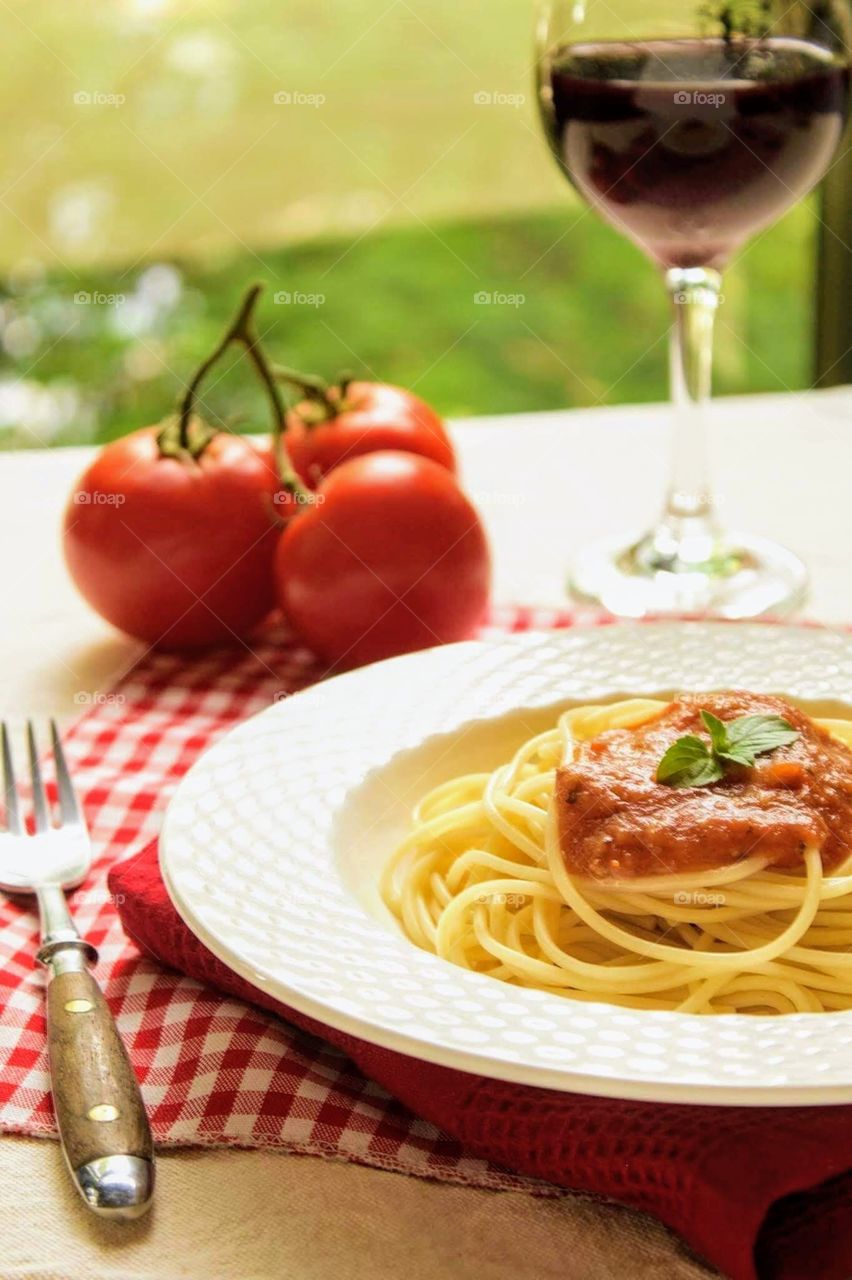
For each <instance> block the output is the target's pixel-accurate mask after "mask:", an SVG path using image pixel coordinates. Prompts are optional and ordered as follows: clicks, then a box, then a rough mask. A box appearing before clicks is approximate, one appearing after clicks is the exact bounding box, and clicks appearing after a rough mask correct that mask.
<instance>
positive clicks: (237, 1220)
mask: <svg viewBox="0 0 852 1280" xmlns="http://www.w3.org/2000/svg"><path fill="white" fill-rule="evenodd" d="M668 423H669V415H668V411H667V410H666V409H663V408H660V407H657V406H647V407H642V408H629V409H596V410H585V411H577V412H573V413H569V414H537V415H527V416H513V417H503V418H491V419H478V420H476V421H471V422H461V423H457V424H455V426H454V428H453V434H454V439H455V441H456V444H457V446H458V449H459V453H460V456H461V460H462V468H463V473H464V477H465V480H466V483H467V485H468V488H469V490H470V492H471V493H472V495H473V496H474V498H475V500H477V501H478V503H479V505H480V507H481V509H482V512H483V515H484V517H485V520H486V523H487V525H488V529H489V532H490V535H491V539H492V544H493V547H494V552H495V562H496V592H495V594H496V598H497V600H498V601H502V602H509V601H521V602H530V603H559V602H560V600H561V599H562V581H563V577H564V569H565V564H566V563H567V561H568V559H569V557H570V555H571V553H572V552H573V551H574V550H575V549H576V548H577V547H578V546H580V545H581V544H582V543H583V542H584V541H585V540H587V539H588V538H590V537H595V536H597V535H598V534H603V533H608V532H610V531H612V529H613V528H615V527H617V526H618V525H620V524H623V525H624V526H625V528H638V527H641V526H642V525H643V524H644V523H646V522H647V521H648V520H649V519H650V518H651V517H652V516H653V515H654V513H655V507H656V506H657V504H658V503H659V501H660V499H661V495H662V491H663V488H664V484H665V468H666V461H667V457H666V443H667V441H666V434H667V430H668ZM711 453H712V457H713V463H714V472H715V475H716V479H717V483H718V487H719V490H720V493H721V494H722V495H723V499H724V513H725V518H726V519H727V520H728V521H729V522H730V523H731V524H732V525H736V526H738V527H740V528H748V529H751V530H753V531H756V532H760V533H765V534H769V535H772V536H775V537H778V538H782V539H784V540H785V541H786V542H787V543H788V544H789V545H790V546H792V547H793V548H794V549H795V550H796V551H798V552H799V553H800V554H801V555H802V556H803V557H804V559H805V560H806V562H807V563H808V565H809V567H810V570H811V573H812V577H813V590H812V594H811V600H810V604H809V606H808V612H809V613H810V614H811V615H812V616H814V617H818V618H821V619H823V620H825V621H852V575H850V573H849V566H848V551H849V546H850V532H852V389H844V390H837V391H830V392H818V393H809V394H806V395H781V396H757V397H751V398H748V399H732V400H726V401H721V402H718V403H717V404H716V406H715V407H714V417H713V429H712V434H711ZM89 456H90V451H89V450H86V449H65V450H57V451H54V452H49V453H48V452H33V453H10V454H5V455H2V454H0V547H2V557H3V563H2V598H3V626H2V630H0V671H2V680H1V681H0V712H2V714H3V715H5V716H11V717H13V718H15V719H17V718H18V717H20V716H22V715H24V714H31V715H45V714H51V715H57V716H59V717H60V718H62V719H68V718H70V717H71V716H73V714H74V712H75V709H78V707H79V704H80V702H82V701H83V700H84V699H85V698H86V697H87V696H89V695H91V694H92V693H94V692H96V691H98V690H100V689H104V688H106V687H108V685H109V684H110V683H111V682H112V681H113V680H114V679H115V678H116V677H117V676H118V675H120V674H121V672H122V671H123V670H124V669H125V668H126V667H127V666H128V665H129V664H130V663H131V662H132V660H133V657H134V655H135V654H136V653H137V651H138V649H137V646H135V645H134V644H133V643H132V642H130V641H127V640H125V639H123V638H122V637H120V636H118V635H116V634H115V633H114V632H112V631H110V629H109V628H108V627H107V626H106V625H105V624H103V623H102V622H101V621H100V620H99V619H98V618H96V617H95V616H94V615H92V614H91V613H90V612H89V611H88V609H87V608H86V606H85V605H84V604H83V603H82V602H81V601H80V600H79V599H78V598H77V596H76V595H75V593H74V591H73V588H72V587H71V585H70V583H69V582H68V581H67V578H66V575H65V572H64V568H63V566H62V562H61V555H60V551H59V540H58V523H59V515H60V512H61V510H62V506H63V504H64V501H65V498H66V495H67V493H68V491H69V488H70V486H71V483H72V481H73V479H74V476H75V474H76V473H77V472H78V471H79V470H81V469H82V467H83V466H84V465H85V464H86V461H87V459H88V457H89ZM159 1177H160V1184H159V1191H158V1199H157V1205H156V1208H155V1211H154V1213H153V1214H152V1215H151V1216H150V1218H149V1219H148V1220H147V1221H143V1222H140V1223H137V1224H132V1225H129V1226H123V1227H119V1226H107V1225H105V1224H103V1223H101V1222H99V1221H98V1220H96V1219H94V1218H93V1217H91V1216H90V1215H89V1214H87V1213H86V1212H85V1211H84V1210H83V1209H82V1207H81V1206H80V1205H79V1203H78V1202H77V1200H76V1198H75V1196H74V1193H73V1192H72V1190H71V1188H70V1184H69V1182H68V1180H67V1178H66V1176H65V1173H64V1170H63V1167H62V1163H61V1157H60V1153H59V1149H58V1147H57V1146H56V1144H54V1143H52V1142H44V1141H42V1140H37V1139H23V1138H13V1137H4V1138H0V1210H2V1212H0V1221H1V1222H2V1225H0V1280H12V1277H16V1278H17V1277H23V1276H27V1277H32V1278H35V1277H38V1280H54V1278H59V1277H61V1278H62V1280H107V1278H109V1280H137V1278H138V1280H141V1278H142V1277H145V1280H148V1278H150V1280H155V1278H156V1280H165V1278H169V1280H170V1278H171V1277H178V1276H181V1277H183V1276H187V1277H193V1278H195V1277H197V1278H198V1280H230V1278H231V1277H234V1280H236V1278H237V1277H240V1278H241V1280H255V1278H256V1280H266V1278H267V1277H278V1276H281V1277H284V1276H286V1277H288V1280H362V1278H363V1280H367V1278H368V1277H369V1278H370V1280H373V1278H374V1277H375V1276H377V1275H378V1276H381V1277H395V1276H405V1277H406V1280H420V1277H421V1276H422V1277H423V1278H424V1280H426V1278H427V1277H428V1280H433V1278H434V1277H436V1276H443V1275H447V1276H450V1275H452V1276H456V1275H458V1276H466V1275H468V1274H470V1275H473V1274H476V1275H477V1276H478V1277H481V1278H482V1280H492V1278H493V1280H510V1277H511V1280H517V1277H518V1276H530V1277H533V1276H534V1277H535V1278H536V1280H548V1278H549V1277H551V1276H552V1277H553V1278H554V1280H557V1277H558V1280H610V1277H611V1278H612V1280H622V1278H623V1277H624V1276H627V1275H629V1276H630V1277H631V1280H642V1278H643V1277H645V1276H647V1277H649V1278H650V1277H651V1276H654V1277H656V1276H665V1277H666V1278H667V1280H701V1278H702V1277H707V1276H709V1275H710V1273H709V1272H708V1271H707V1270H706V1269H705V1268H704V1267H702V1266H701V1265H700V1264H699V1263H697V1262H695V1261H694V1260H691V1259H690V1258H689V1257H688V1256H687V1254H686V1252H685V1250H684V1249H683V1248H682V1247H681V1245H680V1244H679V1242H678V1241H676V1240H675V1239H674V1238H673V1237H671V1236H670V1235H668V1233H666V1232H665V1231H664V1230H663V1228H662V1227H659V1226H658V1225H657V1224H656V1223H654V1222H652V1221H651V1220H650V1219H647V1218H644V1217H642V1216H641V1215H639V1214H634V1213H631V1212H629V1211H627V1210H624V1209H621V1208H619V1207H618V1206H610V1205H599V1204H597V1203H595V1202H592V1201H590V1200H588V1199H587V1198H585V1197H580V1196H570V1195H569V1196H565V1197H562V1198H560V1199H558V1200H541V1199H534V1198H532V1197H530V1196H528V1195H525V1194H520V1193H500V1194H498V1193H492V1192H480V1191H472V1190H469V1189H465V1188H456V1187H449V1186H443V1185H437V1184H433V1183H429V1182H425V1181H421V1180H418V1179H414V1178H403V1177H400V1176H399V1175H396V1174H389V1173H382V1172H379V1171H376V1170H371V1169H364V1168H359V1167H356V1166H354V1165H340V1164H334V1163H325V1162H322V1161H319V1160H315V1159H312V1158H310V1157H307V1158H306V1157H301V1156H290V1155H286V1154H283V1153H279V1152H269V1151H264V1152H261V1151H256V1152H240V1151H227V1152H225V1151H192V1152H181V1153H172V1154H168V1153H166V1154H163V1155H161V1157H160V1160H159Z"/></svg>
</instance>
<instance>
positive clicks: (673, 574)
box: [568, 534, 808, 618]
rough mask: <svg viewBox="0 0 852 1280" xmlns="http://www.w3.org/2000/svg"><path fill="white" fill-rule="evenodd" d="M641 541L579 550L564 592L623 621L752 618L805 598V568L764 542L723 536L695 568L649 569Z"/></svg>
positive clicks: (796, 604)
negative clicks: (683, 616) (680, 617)
mask: <svg viewBox="0 0 852 1280" xmlns="http://www.w3.org/2000/svg"><path fill="white" fill-rule="evenodd" d="M650 545H651V544H650V541H649V539H643V540H640V541H639V542H635V543H633V544H632V545H630V546H627V547H626V548H625V541H624V539H623V538H608V539H605V540H603V541H601V542H598V543H594V544H593V545H592V546H590V547H587V548H585V550H583V551H582V552H580V554H579V555H578V556H577V558H576V560H575V561H574V563H573V565H572V566H571V573H570V578H569V584H568V587H569V591H570V593H571V594H572V595H573V596H575V597H576V598H577V599H579V600H582V601H584V602H586V603H594V604H599V605H602V606H603V607H604V608H605V609H607V610H608V611H609V612H610V613H613V614H616V615H618V616H619V617H624V618H644V617H646V616H648V615H649V614H652V615H655V616H656V615H666V614H696V613H700V614H711V615H714V616H716V617H720V618H758V617H762V616H765V615H767V614H774V615H782V614H786V613H790V612H791V611H792V610H794V609H797V608H798V607H799V606H801V604H802V603H803V602H804V600H805V597H806V594H807V585H808V575H807V570H806V569H805V566H804V565H803V564H802V562H801V560H799V558H798V556H794V555H793V553H792V552H791V551H788V550H787V549H786V547H782V546H780V545H779V544H778V543H776V542H772V541H771V540H770V539H768V538H758V537H755V536H752V535H741V534H730V535H728V536H727V537H726V538H725V540H724V543H723V544H722V545H721V547H720V548H719V549H717V550H716V552H715V553H714V555H713V558H712V560H711V561H709V562H706V563H704V564H701V565H695V566H689V565H683V564H678V565H677V566H676V567H675V568H659V567H655V565H654V563H653V558H652V557H651V556H650V555H649V553H648V548H649V546H650Z"/></svg>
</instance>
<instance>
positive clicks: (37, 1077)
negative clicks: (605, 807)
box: [0, 609, 576, 1188]
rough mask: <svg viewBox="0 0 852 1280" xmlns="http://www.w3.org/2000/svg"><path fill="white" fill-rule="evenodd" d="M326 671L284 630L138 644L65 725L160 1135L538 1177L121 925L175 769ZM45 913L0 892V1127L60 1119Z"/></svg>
mask: <svg viewBox="0 0 852 1280" xmlns="http://www.w3.org/2000/svg"><path fill="white" fill-rule="evenodd" d="M574 621H576V619H575V618H574V617H573V616H570V615H568V614H566V613H563V612H557V611H554V610H544V609H540V610H531V609H508V610H504V611H501V612H498V613H497V614H495V615H494V616H493V617H492V619H491V622H490V624H489V626H488V627H487V628H486V629H485V631H484V633H483V634H485V635H488V634H494V633H497V634H502V633H504V632H506V631H525V630H530V629H533V628H551V627H564V626H569V625H571V623H572V622H574ZM321 674H322V672H321V671H320V669H319V668H318V667H317V666H316V664H315V662H314V660H313V659H312V657H311V655H310V654H309V653H308V652H307V651H305V650H304V649H302V648H300V647H299V646H297V645H295V644H293V643H292V642H291V641H289V640H288V639H287V637H286V636H283V635H281V634H280V633H277V634H275V635H272V636H270V637H269V638H268V639H264V642H263V644H262V645H259V646H255V648H254V649H253V651H251V652H249V651H248V650H246V651H245V652H243V651H240V652H237V653H234V652H228V653H217V654H215V655H212V656H207V657H204V658H195V659H192V660H187V659H182V658H179V657H175V656H171V655H158V654H151V655H148V656H147V657H146V658H145V659H144V660H143V661H142V662H141V663H140V665H139V666H137V667H136V668H135V669H134V670H133V671H131V673H130V674H129V675H128V676H126V677H125V678H124V679H123V680H122V681H121V682H120V684H118V685H117V686H116V688H115V689H114V690H113V691H112V692H110V693H109V694H105V695H102V696H100V697H96V698H93V705H92V706H91V707H90V709H89V710H87V711H86V713H85V714H84V715H83V716H82V717H81V718H80V719H79V720H78V721H77V722H76V723H75V724H74V726H73V727H72V728H71V730H70V731H69V733H68V734H67V736H66V746H67V753H68V758H69V763H70V766H71V771H72V774H73V776H74V778H75V781H76V784H77V787H78V790H79V793H80V795H81V797H82V799H83V801H84V804H85V808H86V814H87V817H88V821H89V826H90V829H91V833H92V839H93V842H94V849H95V861H94V865H93V868H92V872H91V875H90V876H89V878H88V880H87V881H86V883H85V884H84V885H83V886H82V887H81V888H80V889H78V890H76V891H75V892H74V893H73V894H72V895H70V898H71V906H72V910H73V912H74V916H75V918H76V920H77V923H78V925H79V927H80V929H81V932H82V933H83V934H84V935H85V936H86V937H87V938H88V939H89V940H90V941H91V942H93V943H94V944H95V946H96V947H97V948H98V950H99V952H100V961H99V964H98V966H97V970H96V973H97V977H98V979H99V981H100V982H101V984H102V985H103V987H104V989H105V991H106V995H107V999H108V1001H109V1004H110V1007H111V1008H112V1011H113V1013H114V1014H115V1016H116V1018H117V1020H118V1025H119V1028H120V1031H121V1033H122V1035H123V1037H124V1040H125V1043H126V1044H127V1046H128V1049H129V1051H130V1055H131V1057H132V1059H133V1064H134V1067H135V1069H136V1073H137V1075H138V1077H139V1079H140V1081H141V1084H142V1092H143V1094H144V1098H145V1103H146V1105H147V1107H148V1111H149V1114H150V1117H151V1124H152V1128H153V1131H154V1137H155V1139H156V1141H157V1142H159V1143H161V1144H166V1145H188V1144H201V1145H209V1146H226V1145H234V1146H275V1147H283V1148H286V1149H289V1150H291V1151H298V1152H303V1153H308V1154H312V1155H323V1156H334V1157H339V1158H343V1159H348V1160H354V1161H358V1162H361V1163H364V1164H371V1165H376V1166H379V1167H381V1168H385V1169H396V1170H399V1171H402V1172H407V1173H419V1174H428V1175H430V1176H432V1177H439V1178H444V1179H447V1180H452V1181H457V1182H465V1183H470V1184H473V1185H477V1186H482V1187H497V1188H519V1187H528V1188H533V1187H536V1186H537V1185H539V1184H536V1183H534V1182H533V1180H531V1179H527V1178H523V1177H520V1176H514V1175H511V1174H508V1173H506V1172H504V1171H502V1170H500V1169H498V1168H496V1167H494V1166H493V1165H490V1164H488V1163H486V1162H485V1161H483V1160H478V1159H476V1158H474V1157H473V1156H470V1155H469V1154H467V1153H465V1152H463V1150H462V1148H461V1147H460V1146H459V1144H457V1143H456V1142H454V1141H452V1140H451V1139H449V1138H447V1137H446V1136H445V1135H444V1134H442V1133H441V1132H440V1131H439V1130H438V1129H436V1128H435V1127H434V1126H432V1125H431V1124H429V1123H427V1122H426V1121H422V1120H418V1119H417V1118H416V1117H415V1116H413V1115H411V1114H410V1113H409V1112H408V1111H406V1110H405V1108H404V1107H402V1106H401V1105H400V1104H399V1103H397V1102H395V1101H394V1100H393V1099H392V1098H391V1097H390V1096H389V1095H388V1094H387V1093H385V1092H384V1090H383V1089H381V1088H380V1087H379V1086H378V1085H376V1084H374V1083H373V1082H371V1081H370V1080H367V1079H366V1078H365V1077H364V1076H362V1075H361V1074H360V1072H359V1071H358V1070H357V1068H355V1067H354V1066H353V1065H352V1063H350V1062H349V1060H348V1059H347V1058H346V1057H345V1056H344V1055H343V1054H342V1053H341V1052H340V1051H338V1050H336V1049H333V1048H332V1047H331V1046H329V1045H328V1044H325V1043H324V1042H323V1041H321V1040H317V1039H314V1038H313V1037H311V1036H309V1035H306V1034H305V1033H303V1032H300V1031H298V1030H296V1029H295V1028H294V1027H292V1026H290V1025H288V1024H286V1023H284V1022H282V1021H280V1020H279V1019H278V1018H275V1017H274V1016H272V1015H270V1014H266V1013H264V1012H262V1011H261V1010H259V1009H257V1008H255V1007H253V1006H250V1005H247V1004H244V1003H242V1002H240V1001H238V1000H234V999H229V998H226V997H224V996H222V995H220V994H218V993H217V992H215V991H213V990H212V989H211V988H209V987H202V986H201V985H200V984H199V983H197V982H195V981H193V980H192V979H190V978H186V977H184V976H182V975H181V974H178V973H173V972H171V971H167V970H164V969H162V968H160V967H159V966H158V965H156V964H154V963H153V962H152V961H150V960H148V959H146V958H144V957H142V956H141V955H140V954H139V952H138V950H137V949H136V947H135V946H134V944H133V943H132V942H130V941H129V940H128V939H127V937H126V936H125V934H124V933H123V931H122V928H121V925H120V923H119V919H118V915H117V911H116V903H115V902H114V901H112V900H111V897H110V893H109V889H108V886H107V872H108V871H109V869H110V867H111V866H112V864H113V863H114V862H116V861H117V860H118V859H120V858H123V857H125V856H127V855H129V854H132V853H135V852H138V851H139V850H140V849H141V848H142V847H143V846H144V845H145V844H147V843H148V842H149V841H150V840H151V839H152V838H153V837H154V836H156V834H157V832H158V830H159V827H160V823H161V820H162V815H163V812H164V810H165V808H166V805H167V804H168V801H169V799H170V797H171V795H172V794H173V792H174V789H175V786H176V784H177V782H178V781H179V779H180V778H181V777H182V776H183V774H184V773H185V772H186V770H187V769H188V768H189V766H190V765H191V764H193V762H194V761H195V760H196V759H197V758H198V756H199V755H200V754H201V752H202V751H204V750H205V748H207V747H208V746H209V745H210V744H211V743H212V742H214V741H215V739H216V738H218V737H219V736H220V735H221V734H223V733H225V732H226V731H227V730H228V729H230V728H231V726H232V725H234V724H235V723H236V722H237V721H239V720H242V719H244V718H245V717H246V716H249V715H252V714H254V713H255V712H257V711H261V710H262V709H263V708H264V707H268V706H269V704H270V702H272V701H274V700H275V699H277V698H281V697H283V696H286V694H288V693H292V692H295V691H296V690H298V689H300V688H303V687H304V686H305V685H307V684H310V683H311V682H312V681H313V680H315V679H317V678H318V677H319V676H320V675H321ZM36 947H37V921H36V917H35V916H34V914H33V913H32V911H31V910H30V909H29V904H28V903H27V902H26V901H23V900H18V901H15V902H12V901H11V900H3V899H0V1130H5V1131H7V1132H13V1133H26V1134H44V1135H48V1136H52V1135H54V1134H55V1133H56V1126H55V1123H54V1118H53V1108H52V1103H51V1098H50V1092H49V1078H48V1069H47V1053H46V1047H45V1019H44V1004H43V989H42V977H41V973H40V972H39V970H38V968H37V967H36V965H35V961H34V956H35V952H36Z"/></svg>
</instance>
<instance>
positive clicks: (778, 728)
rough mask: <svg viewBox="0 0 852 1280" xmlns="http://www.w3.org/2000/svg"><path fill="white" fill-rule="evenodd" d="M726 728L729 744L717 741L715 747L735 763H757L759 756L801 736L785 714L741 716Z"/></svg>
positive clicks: (784, 745) (726, 758) (719, 752)
mask: <svg viewBox="0 0 852 1280" xmlns="http://www.w3.org/2000/svg"><path fill="white" fill-rule="evenodd" d="M701 714H702V716H703V715H704V714H705V713H704V712H703V711H702V713H701ZM724 727H725V731H726V739H727V740H726V742H725V745H724V746H723V747H716V746H715V742H714V747H715V749H716V752H717V754H718V755H720V756H722V757H723V759H725V760H731V761H733V762H734V763H735V764H744V765H753V764H754V762H755V758H756V757H757V756H759V755H763V753H764V752H766V751H774V750H775V749H776V747H786V746H789V744H790V743H791V742H795V741H796V739H797V738H798V737H799V733H798V731H797V730H796V729H794V728H793V726H792V725H791V724H790V722H789V721H788V720H785V719H783V717H782V716H740V717H739V719H738V720H731V721H730V722H729V723H728V724H726V725H725V726H724Z"/></svg>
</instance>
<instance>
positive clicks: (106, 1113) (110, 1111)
mask: <svg viewBox="0 0 852 1280" xmlns="http://www.w3.org/2000/svg"><path fill="white" fill-rule="evenodd" d="M86 1115H87V1116H88V1117H89V1119H90V1120H117V1119H118V1107H114V1106H113V1105H112V1103H111V1102H99V1103H98V1104H97V1105H96V1106H94V1107H90V1108H89V1110H88V1111H87V1112H86Z"/></svg>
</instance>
